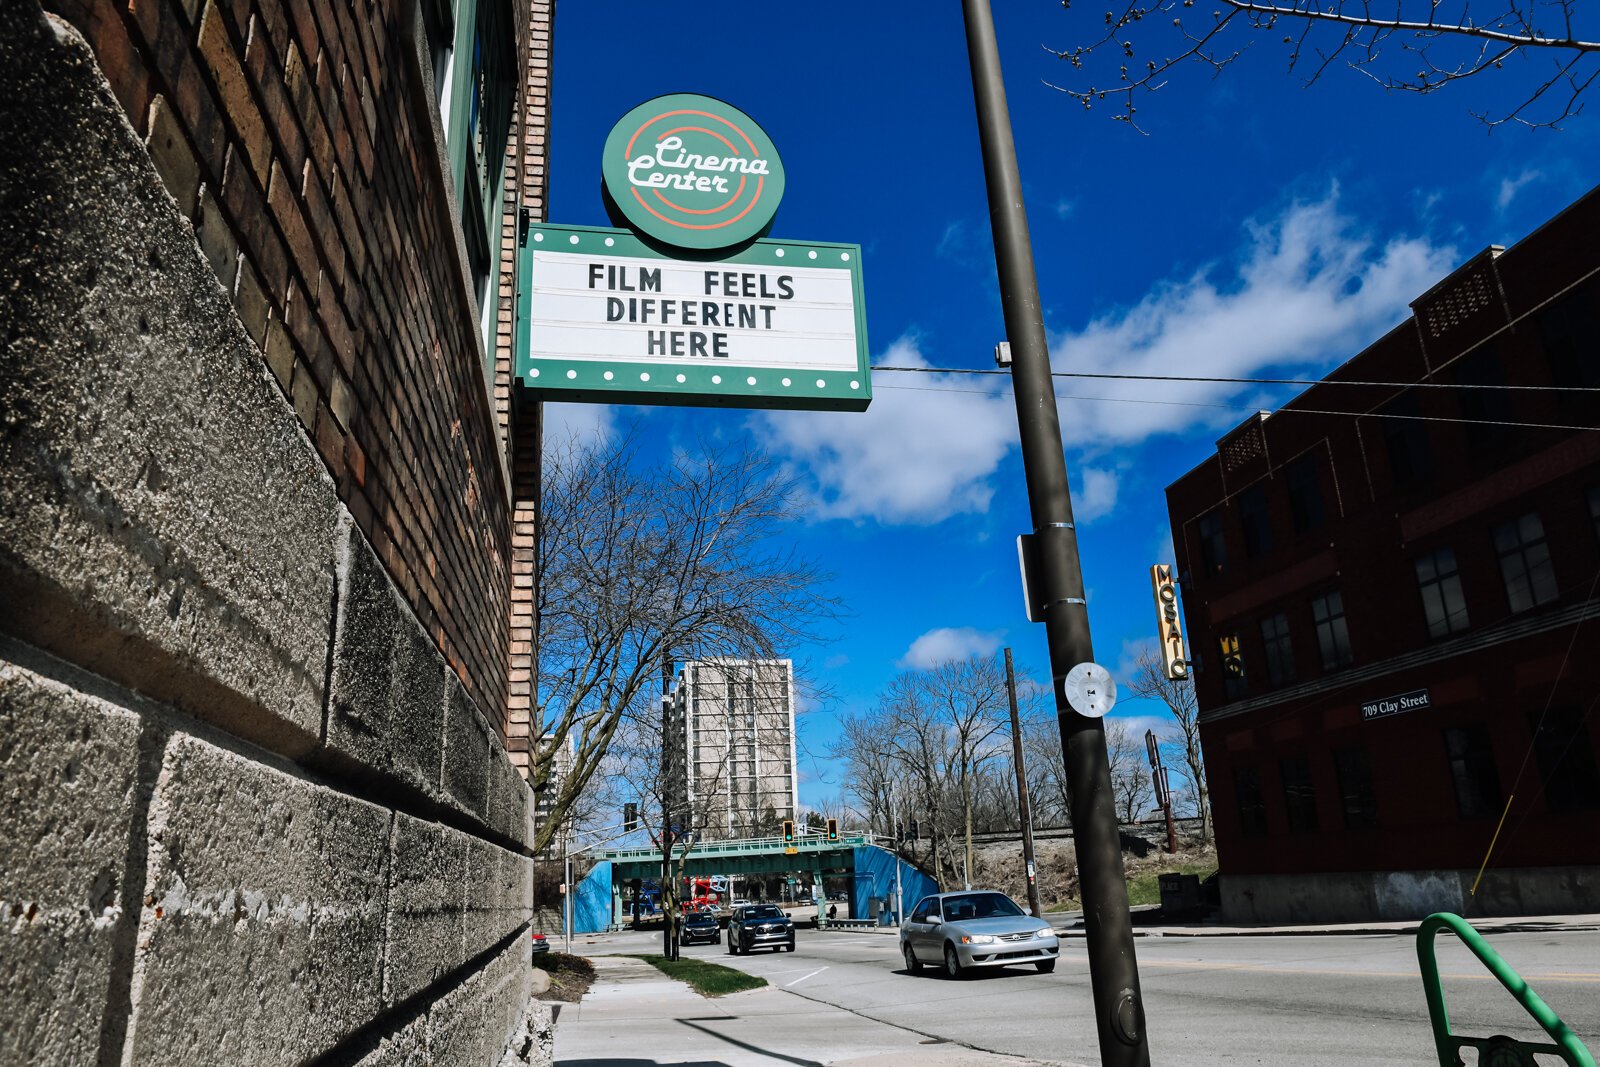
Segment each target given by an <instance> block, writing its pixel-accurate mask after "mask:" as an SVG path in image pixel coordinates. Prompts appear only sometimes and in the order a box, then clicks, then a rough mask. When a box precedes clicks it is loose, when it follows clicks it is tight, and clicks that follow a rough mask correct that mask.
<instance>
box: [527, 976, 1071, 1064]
mask: <svg viewBox="0 0 1600 1067" xmlns="http://www.w3.org/2000/svg"><path fill="white" fill-rule="evenodd" d="M590 959H591V961H592V962H593V963H594V965H595V970H596V971H597V972H598V973H597V975H596V978H595V982H594V985H592V986H590V987H589V992H588V994H587V995H586V996H585V997H584V998H583V1001H582V1003H580V1004H567V1005H563V1006H562V1009H561V1014H560V1017H559V1018H558V1019H557V1021H556V1064H557V1065H558V1067H649V1065H652V1064H668V1063H671V1064H695V1065H703V1067H712V1065H723V1067H773V1065H775V1064H793V1065H796V1067H823V1065H849V1067H1035V1065H1038V1064H1041V1063H1042V1062H1043V1061H1039V1060H1027V1059H1021V1058H1018V1057H1014V1056H1001V1055H997V1054H995V1053H991V1052H979V1051H976V1050H973V1049H969V1048H966V1047H964V1046H961V1045H955V1044H952V1043H950V1042H948V1041H943V1040H939V1039H934V1038H928V1037H926V1036H924V1035H922V1034H919V1033H916V1032H914V1031H911V1030H902V1029H900V1028H899V1027H896V1026H890V1025H888V1024H887V1023H881V1022H877V1021H875V1020H872V1019H866V1018H863V1017H861V1016H859V1015H855V1014H852V1013H851V1012H848V1011H845V1010H844V1009H842V1008H835V1007H831V1006H830V1005H827V1004H819V1003H818V1002H816V1001H813V1000H807V999H805V998H803V997H799V996H796V995H794V994H793V993H788V992H785V991H784V990H782V989H778V988H775V987H773V986H767V987H765V988H762V989H752V990H749V991H747V992H743V993H733V994H730V995H729V996H725V997H716V998H714V999H713V998H707V997H702V996H701V995H700V994H698V993H696V992H694V991H693V990H692V989H690V988H689V987H688V986H686V985H684V984H683V983H682V982H677V981H674V980H672V979H670V978H667V977H666V976H665V975H663V974H662V973H661V972H660V971H658V970H656V969H655V968H654V967H652V966H650V965H649V964H648V963H645V962H644V961H643V960H638V959H633V958H631V957H625V956H593V957H590ZM796 973H797V974H798V973H799V972H796Z"/></svg>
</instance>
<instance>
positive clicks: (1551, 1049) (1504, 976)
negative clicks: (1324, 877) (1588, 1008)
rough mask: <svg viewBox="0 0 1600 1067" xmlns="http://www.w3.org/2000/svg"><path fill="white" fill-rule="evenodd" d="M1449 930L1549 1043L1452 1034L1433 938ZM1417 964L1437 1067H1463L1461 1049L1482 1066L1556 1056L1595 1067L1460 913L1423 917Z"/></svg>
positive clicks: (1528, 1064)
mask: <svg viewBox="0 0 1600 1067" xmlns="http://www.w3.org/2000/svg"><path fill="white" fill-rule="evenodd" d="M1444 929H1449V930H1451V931H1453V932H1454V933H1455V935H1456V936H1457V937H1459V938H1460V939H1461V941H1462V943H1463V944H1465V945H1466V946H1467V947H1468V948H1469V949H1471V950H1472V953H1473V955H1475V956H1477V957H1478V960H1479V962H1481V963H1482V964H1483V965H1484V967H1486V968H1488V970H1489V973H1490V974H1492V975H1494V976H1495V977H1496V978H1497V979H1499V981H1500V984H1501V985H1503V986H1505V987H1506V991H1507V992H1508V993H1510V994H1511V995H1512V996H1513V997H1515V998H1516V1000H1517V1003H1518V1004H1521V1005H1522V1007H1523V1010H1524V1011H1526V1012H1527V1013H1528V1014H1529V1015H1531V1016H1533V1018H1534V1021H1535V1022H1537V1023H1538V1024H1539V1025H1540V1026H1542V1027H1544V1032H1545V1033H1547V1034H1549V1035H1550V1038H1551V1040H1553V1041H1554V1042H1555V1044H1553V1045H1541V1044H1533V1043H1530V1042H1526V1041H1517V1040H1514V1039H1513V1038H1509V1037H1506V1036H1504V1035H1499V1034H1497V1035H1495V1036H1493V1037H1462V1036H1459V1035H1457V1034H1452V1033H1451V1032H1450V1013H1449V1012H1448V1011H1447V1010H1446V1009H1445V1005H1444V990H1443V988H1442V987H1441V986H1440V985H1439V963H1438V960H1437V959H1435V957H1434V953H1433V939H1434V936H1435V935H1436V934H1438V932H1439V931H1440V930H1444ZM1417 962H1418V964H1419V965H1420V966H1421V967H1422V988H1423V990H1424V991H1425V992H1426V993H1427V995H1428V1018H1429V1020H1430V1021H1431V1022H1432V1023H1433V1043H1434V1047H1435V1048H1436V1049H1437V1050H1438V1053H1439V1067H1461V1063H1462V1059H1461V1055H1460V1053H1461V1050H1462V1049H1464V1048H1470V1049H1476V1050H1477V1053H1478V1063H1479V1064H1481V1065H1482V1067H1538V1062H1537V1061H1536V1060H1535V1059H1534V1056H1535V1055H1553V1056H1560V1057H1561V1058H1562V1059H1563V1060H1565V1061H1566V1062H1567V1063H1568V1064H1569V1065H1570V1067H1595V1061H1594V1057H1593V1056H1591V1055H1590V1054H1589V1050H1588V1049H1587V1048H1585V1047H1584V1044H1583V1042H1581V1041H1579V1040H1578V1037H1577V1035H1576V1034H1574V1033H1573V1032H1572V1031H1571V1030H1569V1029H1567V1024H1566V1023H1564V1022H1562V1021H1561V1019H1560V1017H1559V1016H1557V1015H1556V1013H1555V1012H1553V1011H1551V1010H1550V1005H1548V1004H1546V1003H1545V1002H1544V1001H1543V1000H1541V999H1539V994H1537V993H1535V992H1534V991H1533V990H1532V989H1531V988H1530V987H1529V986H1528V983H1527V982H1525V981H1523V980H1522V976H1521V975H1520V974H1518V973H1517V972H1516V971H1514V970H1512V969H1511V965H1510V964H1508V963H1507V962H1506V961H1505V960H1503V959H1501V958H1500V954H1499V953H1498V952H1496V951H1495V950H1494V949H1492V948H1490V947H1489V942H1487V941H1485V940H1484V938H1483V935H1482V934H1480V933H1478V931H1476V930H1474V929H1473V928H1472V926H1471V925H1470V924H1468V922H1467V920H1465V919H1463V918H1462V917H1461V916H1459V915H1452V914H1450V913H1449V912H1447V911H1441V912H1438V913H1436V914H1433V915H1430V916H1428V917H1427V918H1426V919H1424V920H1423V921H1422V929H1420V930H1418V931H1417Z"/></svg>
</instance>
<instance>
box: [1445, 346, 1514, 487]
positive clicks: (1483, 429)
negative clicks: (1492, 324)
mask: <svg viewBox="0 0 1600 1067" xmlns="http://www.w3.org/2000/svg"><path fill="white" fill-rule="evenodd" d="M1451 371H1452V376H1453V377H1454V378H1455V381H1456V384H1457V385H1461V386H1466V388H1463V389H1461V390H1460V392H1459V394H1458V396H1459V404H1460V408H1461V417H1462V418H1463V419H1466V420H1467V421H1466V423H1464V424H1463V429H1464V430H1465V431H1466V435H1467V448H1468V450H1469V451H1470V452H1471V453H1472V454H1473V455H1474V456H1476V457H1480V458H1481V457H1483V456H1485V455H1486V454H1487V453H1490V452H1492V451H1493V450H1494V449H1495V447H1496V446H1497V445H1499V444H1501V443H1502V442H1504V441H1505V440H1506V437H1507V436H1508V430H1509V427H1507V426H1505V425H1502V424H1503V423H1507V422H1510V421H1512V420H1513V419H1514V418H1515V417H1516V413H1515V411H1514V410H1513V409H1512V406H1511V393H1510V392H1508V391H1507V390H1505V389H1499V388H1494V387H1495V386H1502V385H1505V384H1506V371H1505V367H1504V366H1503V365H1502V364H1501V362H1500V351H1499V349H1497V348H1496V347H1495V345H1494V343H1493V342H1492V341H1491V342H1486V343H1485V344H1482V345H1479V346H1478V347H1477V348H1476V349H1474V350H1473V351H1472V352H1470V353H1469V354H1467V355H1465V356H1462V357H1461V358H1460V359H1459V360H1457V361H1456V362H1455V365H1454V366H1453V367H1451ZM1475 386H1477V387H1487V388H1474V387H1475Z"/></svg>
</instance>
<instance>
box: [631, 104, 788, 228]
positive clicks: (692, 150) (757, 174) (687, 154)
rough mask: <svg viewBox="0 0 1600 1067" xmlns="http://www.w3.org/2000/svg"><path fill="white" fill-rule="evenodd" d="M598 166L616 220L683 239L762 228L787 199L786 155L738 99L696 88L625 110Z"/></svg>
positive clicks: (770, 221)
mask: <svg viewBox="0 0 1600 1067" xmlns="http://www.w3.org/2000/svg"><path fill="white" fill-rule="evenodd" d="M600 174H601V177H602V179H603V181H604V184H605V191H606V196H607V199H608V201H609V203H608V204H607V207H608V208H609V209H610V210H611V211H612V212H613V214H612V221H613V222H615V223H617V224H618V225H622V226H628V227H630V228H632V229H635V230H637V231H639V232H640V233H642V234H644V235H646V236H647V237H651V238H654V239H655V240H657V241H660V242H662V243H664V244H668V245H671V246H673V247H675V248H688V249H696V250H706V249H722V248H731V247H733V246H735V245H738V244H740V243H742V242H744V241H748V240H750V239H751V238H753V237H758V236H761V235H762V234H764V233H766V231H767V227H768V226H770V225H771V224H772V217H773V215H774V214H776V213H777V210H778V202H779V201H781V200H782V199H783V189H784V172H783V161H782V160H781V159H779V158H778V150H777V148H776V147H775V146H774V145H773V143H772V139H771V138H769V137H768V136H767V134H766V131H764V130H763V129H762V128H761V127H760V126H758V125H756V122H755V120H754V119H752V118H751V117H750V116H749V115H746V114H745V113H744V112H742V111H740V110H739V109H738V108H736V107H733V106H732V105H730V104H725V103H723V102H722V101H721V100H717V99H714V98H712V97H709V96H696V95H694V94H691V93H674V94H673V95H671V96H658V97H656V98H655V99H654V100H647V101H645V102H644V103H642V104H640V105H639V106H638V107H636V108H634V109H633V110H632V111H630V112H628V113H627V114H626V115H624V116H622V118H621V119H620V120H619V121H618V122H617V124H616V125H615V126H614V127H612V129H611V135H610V136H609V137H607V138H606V147H605V153H604V155H603V156H602V157H601V163H600Z"/></svg>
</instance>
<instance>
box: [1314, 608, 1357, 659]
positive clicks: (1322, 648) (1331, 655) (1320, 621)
mask: <svg viewBox="0 0 1600 1067" xmlns="http://www.w3.org/2000/svg"><path fill="white" fill-rule="evenodd" d="M1311 621H1312V622H1313V623H1315V624H1316V628H1317V651H1318V652H1319V653H1321V655H1322V669H1323V670H1325V671H1336V670H1339V669H1341V668H1343V667H1348V666H1350V661H1351V659H1352V657H1351V655H1350V631H1349V629H1347V628H1346V627H1345V623H1344V596H1343V595H1342V594H1341V593H1340V592H1339V591H1338V590H1337V589H1335V590H1334V591H1333V592H1331V593H1328V594H1326V595H1324V596H1319V597H1317V598H1316V599H1314V600H1312V601H1311Z"/></svg>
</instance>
